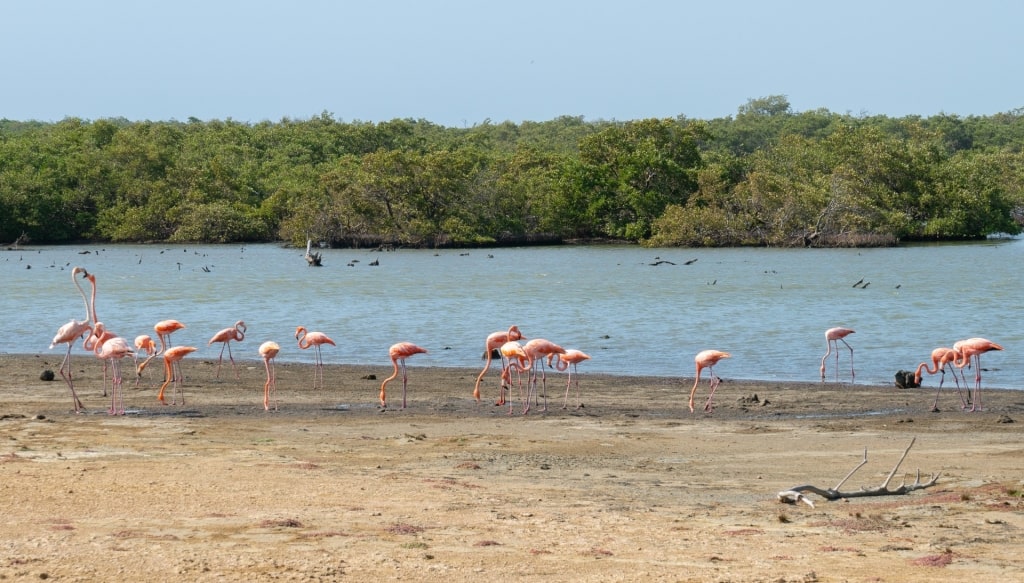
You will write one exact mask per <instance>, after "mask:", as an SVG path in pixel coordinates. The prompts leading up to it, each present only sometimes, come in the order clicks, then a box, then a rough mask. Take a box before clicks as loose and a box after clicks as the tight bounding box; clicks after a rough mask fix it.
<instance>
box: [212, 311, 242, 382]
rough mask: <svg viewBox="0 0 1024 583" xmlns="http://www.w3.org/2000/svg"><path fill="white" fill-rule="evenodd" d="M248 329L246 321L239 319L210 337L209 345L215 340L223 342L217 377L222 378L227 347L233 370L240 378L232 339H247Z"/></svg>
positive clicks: (236, 340) (218, 359) (236, 376)
mask: <svg viewBox="0 0 1024 583" xmlns="http://www.w3.org/2000/svg"><path fill="white" fill-rule="evenodd" d="M246 330H247V328H246V327H245V322H243V321H241V320H239V321H237V322H235V325H234V326H233V327H231V328H224V329H223V330H221V331H220V332H217V333H216V334H214V335H213V338H210V341H209V342H207V343H206V345H207V346H210V345H211V344H213V343H214V342H221V343H222V345H221V347H220V356H218V357H217V374H215V375H214V376H215V377H216V378H220V365H221V363H223V362H224V349H225V348H227V349H228V360H230V361H231V370H233V371H235V378H236V379H237V378H238V369H237V368H236V367H235V357H234V356H232V355H231V341H232V340H234V341H235V342H241V341H243V340H245V331H246Z"/></svg>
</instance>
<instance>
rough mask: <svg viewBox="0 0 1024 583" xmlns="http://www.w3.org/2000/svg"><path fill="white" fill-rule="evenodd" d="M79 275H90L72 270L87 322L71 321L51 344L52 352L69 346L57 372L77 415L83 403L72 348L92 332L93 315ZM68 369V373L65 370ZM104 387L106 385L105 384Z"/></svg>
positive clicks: (83, 271)
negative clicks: (73, 370)
mask: <svg viewBox="0 0 1024 583" xmlns="http://www.w3.org/2000/svg"><path fill="white" fill-rule="evenodd" d="M79 273H84V274H85V276H86V277H88V275H89V273H88V272H86V271H85V269H82V268H81V267H75V268H74V269H72V270H71V282H72V283H74V284H75V287H76V288H78V293H79V294H80V295H81V296H82V302H83V303H84V304H85V320H71V321H70V322H68V323H67V324H64V325H63V326H61V327H60V328H58V329H57V334H56V335H55V336H54V337H53V341H52V342H50V350H53V347H54V346H57V345H58V344H67V345H68V351H67V354H65V355H64V360H62V361H61V363H60V368H58V369H57V372H59V373H60V376H61V378H63V379H64V382H65V383H66V384H67V385H68V389H70V390H71V401H72V403H73V404H74V406H75V413H81V412H82V401H80V400H79V399H78V394H77V393H75V383H74V381H72V379H71V347H72V346H74V344H75V342H76V341H77V340H78V339H79V338H81V337H82V336H85V334H86V333H91V332H92V314H91V312H90V310H89V300H88V299H87V298H86V297H85V290H83V289H82V285H81V284H80V283H78V279H76V277H75V276H77V275H78V274H79ZM65 368H67V372H66V373H65V372H64V369H65ZM104 385H106V383H105V382H104Z"/></svg>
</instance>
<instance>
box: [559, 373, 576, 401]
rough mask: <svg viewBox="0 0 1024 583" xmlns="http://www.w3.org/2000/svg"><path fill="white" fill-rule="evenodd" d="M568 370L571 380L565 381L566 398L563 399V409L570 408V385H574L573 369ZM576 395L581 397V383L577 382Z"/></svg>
mask: <svg viewBox="0 0 1024 583" xmlns="http://www.w3.org/2000/svg"><path fill="white" fill-rule="evenodd" d="M567 370H568V371H569V380H567V381H565V399H564V400H563V401H562V408H563V409H568V408H569V387H571V386H572V369H571V368H570V369H567ZM576 397H577V399H578V398H579V383H577V389H576Z"/></svg>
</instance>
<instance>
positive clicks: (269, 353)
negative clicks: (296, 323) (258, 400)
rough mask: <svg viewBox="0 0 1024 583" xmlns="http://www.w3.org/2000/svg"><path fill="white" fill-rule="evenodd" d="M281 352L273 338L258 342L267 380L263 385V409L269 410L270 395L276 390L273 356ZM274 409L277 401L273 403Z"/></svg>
mask: <svg viewBox="0 0 1024 583" xmlns="http://www.w3.org/2000/svg"><path fill="white" fill-rule="evenodd" d="M279 352H281V346H280V345H278V343H277V342H274V341H273V340H267V341H266V342H264V343H263V344H260V356H261V357H262V358H263V366H264V367H266V369H267V382H266V383H265V384H264V385H263V409H264V410H266V411H270V395H271V393H276V392H277V374H276V371H275V370H274V358H276V357H277V353H279ZM274 410H275V411H276V410H277V403H274Z"/></svg>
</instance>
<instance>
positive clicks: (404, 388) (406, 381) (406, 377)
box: [402, 358, 409, 409]
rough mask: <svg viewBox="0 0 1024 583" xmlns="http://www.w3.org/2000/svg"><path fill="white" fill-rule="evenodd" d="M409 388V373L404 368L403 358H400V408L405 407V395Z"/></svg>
mask: <svg viewBox="0 0 1024 583" xmlns="http://www.w3.org/2000/svg"><path fill="white" fill-rule="evenodd" d="M408 390H409V373H408V371H407V370H406V368H405V359H404V358H403V359H402V408H403V409H405V396H406V393H407V392H408Z"/></svg>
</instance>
